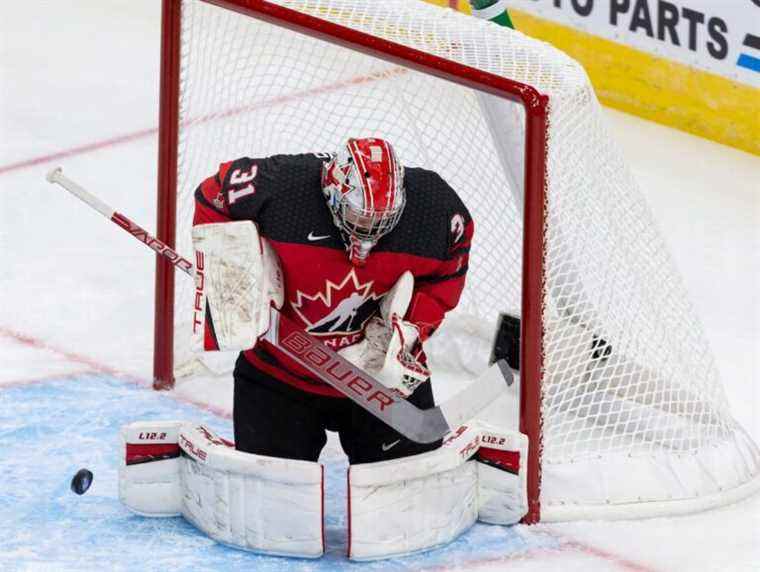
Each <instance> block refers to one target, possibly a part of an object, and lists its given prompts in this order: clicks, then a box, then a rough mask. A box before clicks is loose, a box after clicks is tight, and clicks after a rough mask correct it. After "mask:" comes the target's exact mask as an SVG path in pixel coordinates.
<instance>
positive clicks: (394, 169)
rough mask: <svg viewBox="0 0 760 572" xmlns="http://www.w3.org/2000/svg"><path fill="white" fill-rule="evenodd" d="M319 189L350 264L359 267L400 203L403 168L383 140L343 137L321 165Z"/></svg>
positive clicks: (394, 221)
mask: <svg viewBox="0 0 760 572" xmlns="http://www.w3.org/2000/svg"><path fill="white" fill-rule="evenodd" d="M322 192H323V193H324V195H325V198H326V199H327V205H328V207H329V208H330V212H331V213H332V216H333V221H334V222H335V225H336V226H337V227H338V228H339V229H340V230H341V232H342V234H343V238H344V240H345V241H346V248H347V250H348V256H349V259H350V260H351V263H352V264H354V265H356V266H363V265H364V264H365V263H366V261H367V256H369V252H370V250H372V248H373V247H374V246H375V244H377V241H378V240H379V239H380V237H382V236H383V235H385V234H388V233H389V232H390V231H391V230H393V228H394V227H395V226H396V225H397V224H398V221H399V219H400V218H401V213H402V212H403V210H404V205H405V204H406V191H405V189H404V167H403V166H402V165H401V163H399V161H398V159H397V157H396V153H395V152H394V151H393V147H391V145H390V143H388V142H387V141H384V140H383V139H371V138H370V139H349V140H348V142H347V143H346V146H345V147H344V148H343V149H341V150H340V151H338V153H336V154H335V155H334V156H333V157H332V158H331V159H330V161H328V162H327V163H325V165H324V167H323V168H322Z"/></svg>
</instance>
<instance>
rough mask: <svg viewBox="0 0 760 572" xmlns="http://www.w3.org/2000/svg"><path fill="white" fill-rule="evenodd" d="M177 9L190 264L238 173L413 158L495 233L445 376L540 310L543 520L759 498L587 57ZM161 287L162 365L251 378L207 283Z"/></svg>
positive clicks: (385, 15)
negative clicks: (197, 201)
mask: <svg viewBox="0 0 760 572" xmlns="http://www.w3.org/2000/svg"><path fill="white" fill-rule="evenodd" d="M282 8H286V9H287V10H283V9H282ZM164 9H165V14H164V60H165V61H164V71H163V82H164V83H163V86H162V160H161V162H162V165H161V169H162V177H163V178H162V182H161V186H162V188H163V190H164V191H168V192H169V194H170V197H169V200H168V201H167V199H166V197H164V199H162V200H163V202H162V204H163V205H164V206H163V207H161V208H160V210H161V213H162V214H161V215H160V216H161V217H162V218H161V219H160V220H159V228H160V229H162V228H163V231H162V232H164V238H168V237H169V236H170V235H171V233H172V232H174V228H173V227H174V223H173V220H172V216H173V214H174V209H173V205H172V204H171V203H172V200H173V199H172V196H174V195H175V194H176V243H177V247H178V250H179V251H180V252H182V253H189V252H191V248H192V247H191V243H190V232H189V231H190V225H191V220H192V210H193V197H192V195H193V191H194V189H195V188H196V186H197V185H198V183H199V182H200V181H201V180H203V179H204V178H205V177H207V176H209V175H210V174H212V173H214V172H215V171H216V169H217V168H218V165H219V163H221V162H223V161H227V160H231V159H233V158H237V157H240V156H250V157H263V156H267V155H271V154H277V153H301V152H311V151H331V150H335V149H337V148H338V146H339V145H341V143H342V142H343V141H345V139H346V138H347V137H349V136H350V137H362V136H379V137H384V138H387V139H389V140H390V141H392V142H393V144H394V146H395V147H396V149H397V151H398V152H399V155H400V156H401V158H402V160H403V162H404V163H405V164H407V165H412V166H422V167H425V168H428V169H432V170H435V171H437V172H438V173H439V174H440V175H441V176H442V177H443V178H444V179H445V180H447V181H448V182H449V184H450V185H451V186H452V187H453V188H454V189H456V190H457V192H458V193H459V194H460V195H461V196H462V198H463V200H464V201H465V203H466V204H467V206H468V208H469V209H470V211H471V213H472V215H473V218H474V220H475V223H476V237H475V241H474V245H473V248H472V252H471V260H470V270H469V273H468V277H467V286H466V289H465V292H464V294H463V298H462V300H461V303H460V305H459V307H458V308H457V310H456V311H455V312H453V313H452V314H451V315H450V316H449V317H448V318H447V320H446V323H445V326H444V327H443V328H442V329H441V331H440V332H439V333H438V334H437V335H436V337H435V338H433V339H432V340H431V342H430V344H429V348H428V349H429V353H430V354H431V362H432V367H433V371H434V372H435V371H436V369H437V368H440V369H446V370H448V371H454V372H456V375H457V376H458V377H459V378H460V379H462V380H466V379H468V378H472V377H473V376H474V375H476V374H477V373H479V372H480V371H482V370H483V368H485V367H486V365H487V361H488V357H489V352H490V347H491V341H492V336H493V333H494V327H495V324H496V321H497V318H498V315H499V313H500V312H509V313H512V314H518V315H521V316H522V319H523V322H524V324H523V340H522V361H523V364H522V368H521V369H522V371H521V377H522V382H523V391H525V392H526V394H527V398H526V399H525V403H526V406H525V410H524V411H523V424H522V428H523V430H524V431H525V432H527V433H528V434H529V436H530V438H531V447H532V449H531V471H530V482H531V511H532V512H531V515H530V516H529V520H536V519H537V518H538V514H539V503H540V515H541V519H542V520H558V519H573V518H627V517H635V516H645V515H654V514H672V513H677V512H685V511H691V510H696V509H700V508H706V507H709V506H714V505H717V504H721V503H725V502H728V501H730V500H732V499H735V498H740V497H741V496H743V495H746V494H748V493H749V492H750V491H751V490H754V489H756V488H757V486H758V474H759V473H760V455H758V450H757V448H756V446H755V445H754V444H753V443H752V442H751V440H750V439H749V438H748V437H747V435H746V434H745V432H744V431H743V430H742V429H741V427H739V426H738V425H737V424H736V423H735V422H734V420H733V419H732V417H731V415H730V413H729V410H728V407H727V402H726V398H725V395H724V393H723V390H722V386H721V383H720V380H719V377H718V373H717V371H716V367H715V364H714V361H713V358H712V356H711V353H710V351H709V348H708V347H707V344H706V341H705V337H704V335H703V333H702V331H701V326H700V324H699V322H698V320H697V319H696V318H695V316H694V312H693V310H692V308H691V307H690V305H689V303H688V302H687V299H688V297H687V296H686V294H685V291H684V287H683V285H682V282H681V280H680V278H679V276H678V274H677V272H676V270H675V269H674V265H673V263H672V261H671V259H670V257H669V255H668V253H667V250H666V248H665V244H664V242H663V240H662V238H661V237H660V235H659V233H658V231H657V229H656V225H655V224H654V221H653V217H652V216H651V214H650V212H649V210H648V207H647V205H646V203H645V201H644V199H643V197H642V195H641V193H640V192H639V190H638V189H637V186H636V182H635V181H634V180H633V178H632V177H631V175H630V173H629V171H628V169H627V168H626V166H625V164H624V162H623V160H622V159H621V157H620V154H619V152H618V150H617V148H616V147H615V145H614V143H613V142H612V141H611V138H610V136H609V135H608V133H607V131H606V128H605V125H604V118H603V113H602V110H601V109H600V106H599V104H598V102H597V100H596V97H595V95H594V93H593V90H592V88H591V85H590V83H589V81H588V78H587V76H586V74H585V72H584V70H583V69H582V68H581V67H580V66H579V65H578V64H577V63H576V62H574V61H573V60H571V59H570V58H569V57H568V56H566V55H565V54H563V53H561V52H559V51H558V50H556V49H554V48H552V47H551V46H549V45H547V44H544V43H542V42H539V41H536V40H533V39H530V38H528V37H526V36H524V35H522V34H520V33H519V32H514V31H511V30H506V29H504V28H499V27H497V26H495V25H491V24H487V23H484V22H481V21H478V20H476V19H474V18H472V17H469V16H465V15H462V14H458V13H455V12H453V11H450V10H442V9H439V8H436V7H432V6H429V5H427V4H424V3H422V2H417V1H414V0H383V1H382V2H379V1H376V0H276V1H272V2H265V1H259V0H234V1H233V0H231V1H218V0H215V1H214V2H206V1H201V0H181V1H180V0H165V7H164ZM333 24H336V25H337V26H333ZM293 28H298V31H294V30H293ZM356 32H359V33H358V34H357V33H356ZM317 36H319V37H317ZM368 38H369V39H368ZM384 41H387V42H389V43H384ZM336 42H337V43H336ZM172 46H174V48H176V49H178V53H177V55H176V56H174V57H172V53H173V52H172V49H174V48H172ZM409 48H411V50H410V49H409ZM370 53H371V54H372V55H368V54H370ZM420 54H422V56H421V55H420ZM172 62H173V63H172ZM480 72H488V73H487V74H483V73H480ZM444 77H445V78H447V79H444ZM500 79H506V80H507V81H499V80H500ZM172 128H174V129H176V139H175V138H174V134H173V130H172ZM174 153H176V161H177V162H176V166H175V164H174V162H173V157H174ZM526 175H527V176H526ZM175 179H176V181H175ZM167 212H169V214H166V213H167ZM167 233H168V234H167ZM159 276H160V283H159V285H158V288H157V291H158V292H164V294H163V295H161V299H160V300H159V302H158V310H157V317H158V320H162V319H163V320H166V319H171V316H172V310H173V316H174V319H173V325H172V324H168V325H167V326H166V327H164V328H163V329H161V328H160V327H158V328H157V339H158V342H159V345H160V344H164V346H162V347H165V344H170V343H172V340H173V346H174V360H173V366H172V359H171V352H167V351H166V350H165V349H164V350H161V349H159V350H158V351H157V356H156V359H157V363H158V364H159V367H158V369H157V372H158V374H157V375H158V377H159V378H163V379H164V381H167V380H169V379H170V378H171V376H172V374H171V373H167V371H168V370H167V368H171V367H173V368H174V370H173V371H174V375H176V376H177V377H178V378H179V377H181V376H186V375H211V374H212V373H213V372H215V373H219V372H229V371H230V369H231V366H232V360H234V356H224V355H219V356H213V357H212V361H208V360H206V361H205V363H204V362H203V361H202V359H206V358H200V357H199V356H197V355H193V354H191V353H190V349H189V348H190V331H191V328H190V326H189V318H190V308H191V307H192V292H191V285H190V284H188V283H187V282H188V281H185V280H178V281H177V284H176V295H175V301H174V306H173V308H172V307H167V305H166V301H167V300H169V299H170V298H171V296H168V297H167V287H170V286H171V280H165V276H166V275H165V271H164V273H162V274H160V275H159ZM167 285H168V286H167ZM167 317H168V318H167ZM207 357H208V356H207ZM162 368H163V369H162ZM497 421H498V420H497Z"/></svg>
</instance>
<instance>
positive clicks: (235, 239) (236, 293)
mask: <svg viewBox="0 0 760 572" xmlns="http://www.w3.org/2000/svg"><path fill="white" fill-rule="evenodd" d="M193 248H194V249H195V300H194V307H193V341H194V349H195V351H216V350H220V351H230V350H247V349H250V348H252V347H253V346H254V345H255V344H256V340H257V339H258V337H259V336H260V335H262V334H264V333H266V331H267V330H268V329H269V307H270V305H274V306H275V307H276V308H277V309H279V308H281V307H282V303H283V299H284V294H283V289H284V288H283V276H282V270H281V268H280V264H279V260H278V259H277V255H276V254H275V252H274V250H273V249H272V247H271V246H270V245H269V243H267V242H266V241H265V240H262V239H261V237H259V232H258V229H257V228H256V225H255V224H253V222H251V221H248V220H246V221H236V222H224V223H212V224H202V225H198V226H195V227H193Z"/></svg>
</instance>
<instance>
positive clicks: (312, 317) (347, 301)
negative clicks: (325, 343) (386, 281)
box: [290, 269, 383, 336]
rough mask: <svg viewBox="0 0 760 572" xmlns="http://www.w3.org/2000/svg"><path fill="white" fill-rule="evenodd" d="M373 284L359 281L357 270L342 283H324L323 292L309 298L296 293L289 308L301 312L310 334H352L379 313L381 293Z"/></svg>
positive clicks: (300, 314)
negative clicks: (378, 292) (375, 289)
mask: <svg viewBox="0 0 760 572" xmlns="http://www.w3.org/2000/svg"><path fill="white" fill-rule="evenodd" d="M373 284H374V281H372V280H370V281H369V282H367V283H365V284H361V283H360V282H359V278H358V277H357V276H356V271H355V269H351V271H350V272H349V273H348V274H347V275H346V277H345V278H343V280H342V281H341V282H340V283H339V284H335V283H334V282H331V281H330V280H327V281H325V287H324V290H323V291H321V292H317V293H316V294H313V295H309V294H305V293H303V292H301V291H298V292H296V299H295V301H292V302H291V303H290V305H291V306H292V307H293V309H294V310H295V311H296V313H298V315H299V316H300V317H301V319H302V320H303V321H304V323H305V324H307V325H308V328H307V331H308V332H309V333H310V334H315V335H329V336H333V335H336V334H352V333H355V332H359V331H361V330H362V328H363V327H364V324H365V323H366V322H367V320H369V319H370V318H371V317H372V316H374V315H375V314H376V313H377V310H378V306H379V304H380V302H379V300H381V299H382V297H383V295H382V294H377V293H375V292H374V291H373V290H372V286H373Z"/></svg>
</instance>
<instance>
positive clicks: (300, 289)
mask: <svg viewBox="0 0 760 572" xmlns="http://www.w3.org/2000/svg"><path fill="white" fill-rule="evenodd" d="M328 159H329V155H328V154H304V155H276V156H272V157H268V158H264V159H251V158H247V157H246V158H241V159H237V160H235V161H232V162H229V163H224V164H222V165H221V166H220V168H219V172H218V173H217V174H216V175H214V176H212V177H210V178H208V179H206V180H205V181H203V183H201V185H200V186H199V187H198V189H197V190H196V192H195V200H196V205H195V216H194V220H193V224H204V223H211V222H223V221H229V220H252V221H254V222H255V223H256V225H257V226H258V229H259V233H260V235H261V236H262V237H265V238H266V239H267V240H268V241H269V243H270V244H271V245H272V247H273V248H274V250H275V252H276V253H277V255H278V256H279V259H280V264H281V266H282V271H283V276H284V281H285V303H284V305H283V308H282V312H283V313H284V314H286V315H287V316H289V317H290V318H293V319H295V320H297V321H298V322H299V323H300V324H302V325H303V327H304V329H305V330H307V331H308V332H309V333H311V334H312V335H314V336H318V337H320V338H321V339H322V340H323V341H324V343H326V344H328V345H330V346H332V347H333V348H336V349H340V348H342V347H346V346H349V345H352V344H355V343H357V342H358V341H360V340H361V339H362V337H363V327H364V325H365V323H366V322H367V320H369V318H371V317H372V316H373V315H375V314H376V313H377V312H378V308H379V303H380V301H381V299H382V297H383V296H384V295H385V293H386V292H388V290H390V288H392V287H393V285H394V284H395V283H396V280H398V278H399V277H400V276H401V274H403V273H404V272H405V271H406V270H409V271H411V272H412V274H413V275H414V278H415V288H414V295H413V297H412V302H411V304H410V306H409V310H408V312H407V314H406V316H405V319H406V320H408V321H410V322H413V323H415V324H416V325H417V326H418V327H419V328H420V332H421V338H422V340H423V341H424V340H425V339H426V338H427V337H429V336H430V335H431V334H432V333H433V332H434V331H435V330H436V328H438V326H439V325H440V323H441V321H442V320H443V318H444V316H445V315H446V312H448V311H449V310H452V309H453V308H455V307H456V305H457V303H458V302H459V297H460V295H461V293H462V289H463V288H464V284H465V275H466V273H467V266H468V260H469V251H470V243H471V241H472V236H473V222H472V219H471V217H470V214H469V212H468V210H467V208H466V207H465V206H464V204H463V203H462V201H461V199H460V198H459V197H458V195H457V194H456V192H454V190H453V189H452V188H451V187H450V186H449V185H448V184H447V183H446V181H444V180H443V179H442V178H441V177H440V176H439V175H437V174H436V173H434V172H432V171H429V170H426V169H420V168H412V167H409V168H406V174H405V186H406V191H407V202H406V207H405V209H404V213H403V215H402V217H401V220H400V222H399V223H398V225H397V226H396V228H395V229H394V230H393V231H391V232H390V233H389V234H387V235H385V236H383V237H382V238H381V239H380V240H379V241H378V243H377V245H376V246H375V247H374V248H373V249H372V252H371V253H370V255H369V258H368V260H367V263H366V265H364V266H361V267H359V266H354V265H352V264H351V263H350V262H349V260H348V256H347V254H346V246H345V243H344V241H343V238H342V237H341V234H340V231H339V230H338V228H337V227H336V226H335V225H334V224H333V220H332V214H331V213H330V210H329V209H328V207H327V204H326V202H325V199H324V196H323V194H322V188H321V173H322V165H323V163H324V162H325V161H327V160H328ZM244 355H245V357H246V359H248V361H250V362H251V363H252V364H253V365H254V366H255V367H257V368H259V369H260V370H262V371H264V372H265V373H268V374H269V375H271V376H273V377H275V378H277V379H280V380H281V381H284V382H286V383H290V384H291V385H295V386H296V387H299V388H301V389H304V390H306V391H311V392H314V393H319V394H323V395H331V396H340V395H341V394H340V393H338V392H337V391H336V390H334V389H333V388H331V387H329V386H327V385H326V384H324V383H323V382H322V381H320V380H317V379H314V378H313V376H312V375H311V374H310V373H309V372H308V371H306V370H305V369H303V368H301V367H300V366H299V365H298V364H296V363H294V362H292V361H291V360H290V359H289V358H288V357H287V356H285V355H284V354H283V353H282V352H280V351H279V350H277V348H276V347H274V346H272V345H270V344H267V343H260V344H257V346H256V348H254V349H252V350H247V351H245V352H244Z"/></svg>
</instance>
